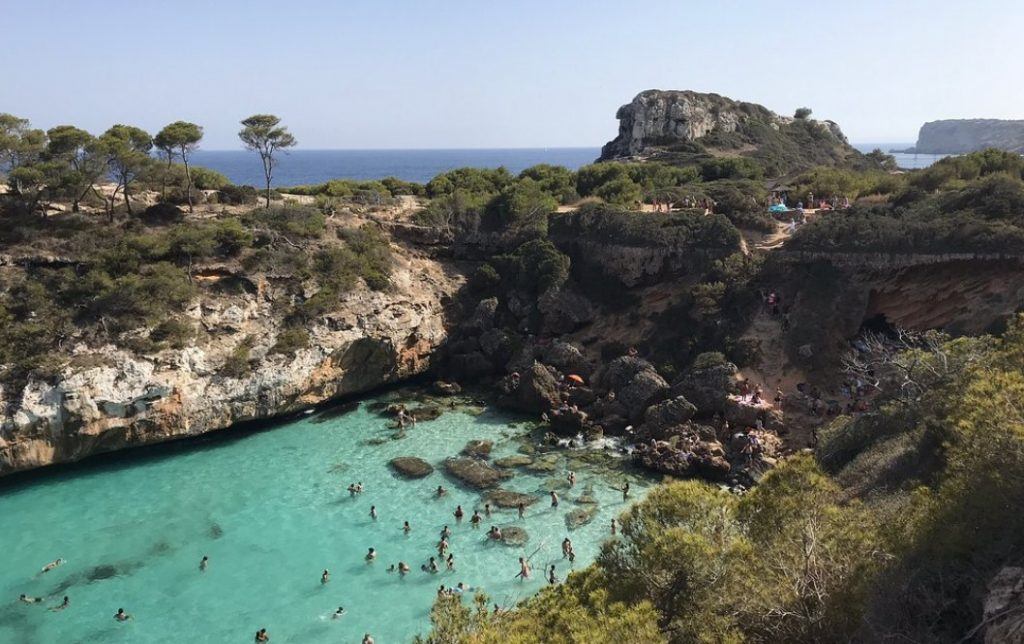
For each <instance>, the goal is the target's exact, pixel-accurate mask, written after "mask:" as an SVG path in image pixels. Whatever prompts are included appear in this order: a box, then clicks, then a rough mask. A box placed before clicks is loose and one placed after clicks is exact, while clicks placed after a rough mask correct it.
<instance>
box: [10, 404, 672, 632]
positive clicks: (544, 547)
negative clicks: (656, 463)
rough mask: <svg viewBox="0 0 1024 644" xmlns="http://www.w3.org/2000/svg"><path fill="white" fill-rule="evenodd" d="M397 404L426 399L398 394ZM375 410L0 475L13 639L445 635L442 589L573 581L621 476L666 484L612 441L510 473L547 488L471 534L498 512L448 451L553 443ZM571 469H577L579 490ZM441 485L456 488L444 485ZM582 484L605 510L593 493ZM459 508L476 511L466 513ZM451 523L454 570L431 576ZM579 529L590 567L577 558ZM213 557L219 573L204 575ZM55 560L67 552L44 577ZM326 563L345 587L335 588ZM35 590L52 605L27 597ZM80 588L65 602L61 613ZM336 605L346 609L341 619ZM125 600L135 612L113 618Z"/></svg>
mask: <svg viewBox="0 0 1024 644" xmlns="http://www.w3.org/2000/svg"><path fill="white" fill-rule="evenodd" d="M382 399H385V400H388V401H401V402H407V403H409V402H410V399H409V398H405V397H403V394H402V393H401V392H392V393H391V394H387V395H386V396H385V397H384V398H377V399H376V400H382ZM371 402H372V400H370V401H365V402H363V403H362V404H359V405H358V407H357V408H356V409H354V410H351V411H347V413H341V414H338V413H337V412H336V411H335V412H333V413H332V412H331V411H330V410H328V411H327V412H321V413H319V414H314V415H310V416H308V417H304V418H302V419H300V420H296V421H292V422H288V423H283V424H279V425H277V426H275V427H273V428H270V429H265V430H261V431H249V432H246V431H233V430H225V432H227V434H226V436H225V435H220V437H208V438H205V439H200V440H189V441H183V442H178V443H173V444H168V445H164V446H159V447H157V448H153V449H151V448H144V449H142V450H139V451H126V452H121V453H118V454H112V455H109V456H106V457H101V458H99V459H95V460H93V461H89V462H86V463H83V464H80V465H77V466H72V467H61V468H55V469H52V470H44V471H41V472H38V473H34V474H30V475H28V476H24V477H16V478H15V479H10V480H6V481H0V544H2V546H3V547H2V548H0V642H4V643H8V642H9V643H11V644H50V643H54V642H61V643H71V642H82V643H86V642H88V643H96V642H104V643H107V642H110V643H133V644H134V643H148V642H161V643H165V642H183V643H184V642H187V643H190V644H191V643H193V642H211V643H212V642H216V643H221V642H252V641H253V636H254V634H255V633H256V631H257V630H258V629H260V628H266V629H267V631H268V633H269V634H270V636H271V641H272V642H275V643H278V644H280V643H281V642H302V643H313V644H316V643H319V642H359V641H361V639H362V637H363V635H364V634H365V633H370V634H372V635H373V637H374V639H375V641H376V642H377V644H393V643H398V642H402V643H407V642H409V641H411V639H412V637H413V636H414V635H415V634H417V633H425V632H426V631H427V630H429V611H430V607H431V605H432V603H433V601H434V598H435V597H436V594H437V589H438V587H439V586H440V585H445V586H449V587H452V586H456V585H457V584H458V582H460V581H461V582H463V583H464V584H466V586H468V587H470V588H478V589H483V590H484V591H485V592H486V593H487V595H488V596H489V597H490V601H491V604H494V603H497V604H500V605H502V606H504V607H511V606H512V605H514V604H515V603H516V602H517V601H519V600H522V599H524V598H526V597H528V596H529V595H531V594H533V593H535V592H537V591H538V590H540V589H541V588H543V587H544V586H545V585H546V584H547V581H546V580H545V578H544V577H545V576H544V571H545V570H546V569H547V568H548V566H550V565H551V564H554V565H555V566H556V571H557V575H558V576H559V577H560V578H562V579H564V578H565V576H566V575H567V574H568V573H569V572H570V571H571V570H573V569H580V568H583V567H585V566H587V565H588V564H589V563H591V562H592V561H593V560H594V558H595V557H596V556H597V554H598V551H599V548H600V544H601V542H602V541H604V540H605V539H608V538H610V529H609V524H610V521H611V519H612V518H613V517H615V516H617V515H618V514H620V513H621V512H622V511H623V510H624V509H625V508H626V507H627V503H625V502H623V499H622V495H621V493H620V492H619V491H618V490H617V489H615V488H618V487H620V486H621V485H622V484H623V482H625V481H627V480H628V481H630V484H631V487H632V489H633V491H634V492H633V494H631V498H630V502H633V501H634V500H635V499H638V498H642V497H643V495H644V493H645V492H646V491H647V490H648V489H649V488H650V486H651V485H652V484H653V480H652V479H650V478H647V477H645V476H643V475H641V474H639V473H637V472H634V471H633V470H632V468H631V467H629V466H628V463H627V461H628V459H622V458H616V457H614V456H612V455H611V453H609V452H605V451H588V450H572V451H568V452H567V451H565V450H560V451H555V452H552V453H551V455H550V456H548V457H547V458H548V459H549V460H548V462H547V463H546V465H545V468H538V469H535V470H532V471H531V470H528V469H517V470H515V476H514V478H512V479H511V480H510V481H508V482H506V483H505V484H504V487H505V488H507V489H509V490H515V491H518V492H523V493H526V494H530V495H533V496H534V497H536V498H537V502H536V503H535V504H534V505H532V506H531V507H530V508H529V509H528V510H527V511H526V518H525V519H524V520H520V519H518V518H517V512H516V510H515V509H511V510H499V509H497V508H495V510H494V514H493V516H491V517H489V518H488V517H485V518H484V519H483V524H482V526H481V527H480V528H474V527H472V526H471V524H470V521H469V518H470V516H471V515H472V513H473V511H474V510H480V511H481V514H482V513H483V512H482V511H483V508H484V500H483V495H482V494H481V493H480V492H478V491H476V490H473V489H471V488H468V487H466V486H463V485H461V484H459V483H458V482H457V481H455V480H452V479H450V478H448V477H447V476H446V475H445V474H444V473H443V472H442V468H441V464H442V463H443V461H444V459H445V458H446V457H449V456H455V455H457V454H458V453H459V452H460V450H461V449H462V447H463V446H464V445H465V444H466V442H467V441H469V440H471V439H487V440H491V441H494V451H493V453H492V457H500V456H506V455H511V454H520V453H522V452H524V451H525V452H531V453H532V452H533V451H534V449H535V448H536V444H537V442H536V439H537V437H536V436H531V435H530V433H529V429H528V428H527V427H526V426H525V425H523V424H522V423H517V422H516V419H515V418H512V417H510V416H506V415H504V414H502V413H499V412H496V411H494V410H491V409H485V408H477V407H460V408H458V409H455V410H449V411H446V412H445V413H444V415H442V416H441V417H440V418H438V419H436V420H433V421H429V422H420V423H419V424H418V425H417V426H416V427H414V428H410V429H407V433H406V436H405V437H398V436H396V432H395V430H393V429H391V428H390V427H389V425H390V421H389V420H387V419H385V418H383V417H381V416H380V415H378V414H376V413H374V411H373V409H371V408H370V405H369V403H371ZM412 406H415V403H412ZM343 409H344V408H343ZM228 436H230V438H228ZM539 451H540V452H543V448H539ZM397 456H419V457H421V458H423V459H425V460H427V461H428V462H430V463H432V464H433V465H434V467H435V468H436V469H435V471H434V473H433V474H431V475H429V476H427V477H426V478H423V479H418V480H406V479H402V478H399V477H398V476H396V475H395V474H394V473H392V471H391V469H390V467H389V466H388V461H389V460H391V459H392V458H394V457H397ZM534 458H535V459H538V461H541V460H543V456H542V455H541V454H534ZM544 469H546V470H547V471H542V470H544ZM570 469H572V470H573V471H575V472H576V473H577V477H578V478H577V483H576V486H575V487H574V488H572V489H569V487H568V482H567V480H566V475H567V472H568V471H569V470H570ZM359 481H361V482H362V484H363V487H364V492H363V493H362V494H360V495H358V496H354V497H353V496H350V494H349V493H348V492H347V491H346V489H347V487H348V485H349V484H350V483H354V482H359ZM438 485H444V486H445V487H446V488H448V490H449V493H448V495H447V496H445V497H443V498H440V499H438V498H437V497H436V495H435V494H434V490H435V489H436V488H437V486H438ZM552 489H554V490H558V494H559V495H560V496H561V503H560V505H559V507H557V508H553V507H551V503H550V501H549V498H548V492H549V490H552ZM584 494H587V495H589V496H590V497H591V499H592V500H594V501H595V502H596V504H593V505H590V504H581V503H579V502H578V501H580V500H581V496H583V495H584ZM584 500H588V499H584ZM456 505H461V506H462V507H463V509H464V510H465V512H466V518H465V519H464V520H463V521H462V522H461V523H460V522H457V521H456V520H455V518H454V517H453V514H452V513H453V511H454V510H455V507H456ZM371 506H376V509H377V512H378V518H377V519H376V520H374V519H373V518H371V517H370V507H371ZM579 510H586V511H592V512H593V513H594V514H593V515H592V521H591V522H590V523H587V524H585V525H582V526H581V527H578V528H576V529H575V530H570V529H569V528H568V527H567V523H566V515H567V514H568V513H570V512H572V511H579ZM403 521H409V523H410V525H411V527H412V531H411V532H410V534H408V535H406V534H404V532H403V530H402V522H403ZM445 525H448V526H449V527H450V528H451V530H452V532H453V535H452V537H451V539H450V543H451V552H452V553H453V554H454V556H455V569H454V571H447V570H445V569H444V566H443V565H442V566H441V568H442V572H440V573H437V574H431V573H429V572H424V571H422V570H421V569H420V566H421V565H422V564H425V563H426V562H427V561H428V558H429V557H430V556H431V555H436V549H435V548H436V544H437V542H438V540H439V534H440V531H441V529H442V527H443V526H445ZM491 525H499V526H518V527H521V528H524V529H525V530H526V531H527V534H528V541H527V542H526V543H525V544H524V545H521V546H510V545H504V544H501V543H497V542H494V541H490V540H488V539H487V538H486V537H485V533H486V531H487V529H488V527H489V526H491ZM567 536H568V537H569V538H571V539H572V542H573V544H574V548H575V551H576V553H577V558H576V561H575V564H570V563H569V562H568V561H567V560H565V559H563V558H562V554H561V542H562V539H564V538H565V537H567ZM369 548H375V549H376V551H377V553H378V558H377V560H376V561H374V562H373V563H367V562H366V561H365V560H364V556H365V555H366V553H367V551H368V549H369ZM204 555H206V556H208V557H209V567H208V569H207V570H205V571H200V569H199V562H200V559H201V558H202V557H203V556H204ZM58 557H61V558H63V559H65V560H66V563H65V564H63V565H61V566H59V567H57V568H55V569H54V570H52V571H50V572H47V573H41V572H40V570H41V568H42V567H43V565H45V564H46V563H48V562H51V561H53V560H55V559H57V558H58ZM519 557H528V558H530V563H531V564H532V566H533V571H534V574H533V578H532V579H530V580H528V581H525V582H524V581H521V580H518V579H516V578H515V577H516V574H517V573H518V572H519V565H518V558H519ZM398 561H404V562H406V563H408V564H409V565H410V567H411V568H412V572H411V573H410V574H409V575H408V576H406V577H404V578H403V577H401V576H400V575H398V573H389V572H387V567H388V566H389V565H391V564H395V563H397V562H398ZM325 568H326V569H328V570H329V571H330V580H329V581H328V582H327V583H326V584H322V583H321V580H320V576H321V572H322V571H323V570H324V569H325ZM22 593H24V594H27V595H29V596H30V597H41V598H43V599H44V601H43V602H42V603H35V604H27V603H23V602H21V601H20V600H19V599H18V597H19V596H20V595H21V594H22ZM65 595H66V596H68V598H69V599H70V605H69V606H68V608H66V609H64V610H60V611H51V610H49V609H50V608H51V607H54V606H57V605H59V604H60V602H61V599H62V597H64V596H65ZM465 601H467V602H468V601H469V598H468V597H467V598H465ZM339 606H343V607H344V608H345V611H346V612H345V614H344V616H343V617H341V618H339V619H332V614H333V613H334V611H335V610H336V609H337V608H338V607H339ZM118 608H124V609H125V611H127V612H128V613H129V614H131V615H132V617H133V619H131V620H130V621H127V622H118V621H116V620H115V619H114V618H113V615H114V613H115V612H116V611H117V609H118Z"/></svg>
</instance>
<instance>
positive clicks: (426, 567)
mask: <svg viewBox="0 0 1024 644" xmlns="http://www.w3.org/2000/svg"><path fill="white" fill-rule="evenodd" d="M421 568H422V569H423V572H429V573H431V574H434V573H436V572H437V570H438V568H437V559H435V558H433V557H431V558H430V562H429V563H426V564H423V565H422V566H421Z"/></svg>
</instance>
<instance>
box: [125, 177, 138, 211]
mask: <svg viewBox="0 0 1024 644" xmlns="http://www.w3.org/2000/svg"><path fill="white" fill-rule="evenodd" d="M124 205H125V206H127V207H128V216H131V215H134V214H135V213H133V212H132V200H131V199H130V198H129V196H128V182H127V181H125V182H124Z"/></svg>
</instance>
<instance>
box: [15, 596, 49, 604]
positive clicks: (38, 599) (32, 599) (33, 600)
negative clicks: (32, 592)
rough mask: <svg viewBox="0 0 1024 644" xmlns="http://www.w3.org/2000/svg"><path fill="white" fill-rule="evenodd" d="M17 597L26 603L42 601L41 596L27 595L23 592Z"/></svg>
mask: <svg viewBox="0 0 1024 644" xmlns="http://www.w3.org/2000/svg"><path fill="white" fill-rule="evenodd" d="M18 599H20V600H21V601H23V602H25V603H26V604H38V603H39V602H41V601H43V598H42V597H29V596H28V595H24V594H23V595H22V596H21V597H19V598H18Z"/></svg>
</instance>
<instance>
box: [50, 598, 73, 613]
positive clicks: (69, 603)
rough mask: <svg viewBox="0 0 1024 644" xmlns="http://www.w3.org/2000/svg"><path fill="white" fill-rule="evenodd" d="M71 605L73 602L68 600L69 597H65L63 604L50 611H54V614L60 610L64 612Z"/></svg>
mask: <svg viewBox="0 0 1024 644" xmlns="http://www.w3.org/2000/svg"><path fill="white" fill-rule="evenodd" d="M70 605H71V600H70V599H69V598H68V596H67V595H64V601H62V602H61V603H59V604H57V605H56V606H54V607H53V608H51V609H50V610H52V611H53V612H57V611H59V610H64V609H65V608H67V607H68V606H70Z"/></svg>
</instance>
